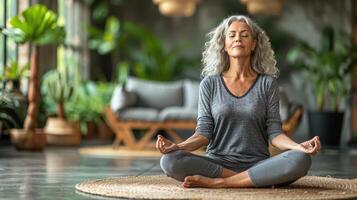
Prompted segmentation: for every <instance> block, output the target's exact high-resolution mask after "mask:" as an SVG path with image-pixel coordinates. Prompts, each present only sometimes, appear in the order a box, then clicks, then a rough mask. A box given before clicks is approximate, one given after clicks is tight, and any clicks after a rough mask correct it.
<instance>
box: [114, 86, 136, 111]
mask: <svg viewBox="0 0 357 200" xmlns="http://www.w3.org/2000/svg"><path fill="white" fill-rule="evenodd" d="M136 101H137V96H136V94H135V93H134V92H130V91H126V90H125V87H123V86H121V85H118V86H117V87H116V88H115V89H114V92H113V95H112V98H111V100H110V108H111V109H112V110H113V111H114V112H118V111H120V110H122V109H124V108H127V107H130V106H133V105H135V104H136Z"/></svg>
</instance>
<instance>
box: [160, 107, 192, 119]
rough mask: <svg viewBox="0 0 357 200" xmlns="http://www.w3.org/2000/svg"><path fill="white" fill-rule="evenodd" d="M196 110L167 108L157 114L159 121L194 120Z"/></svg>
mask: <svg viewBox="0 0 357 200" xmlns="http://www.w3.org/2000/svg"><path fill="white" fill-rule="evenodd" d="M196 119H197V110H195V109H188V108H185V107H167V108H165V109H163V110H161V112H160V113H159V120H160V121H165V120H196Z"/></svg>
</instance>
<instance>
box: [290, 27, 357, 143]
mask: <svg viewBox="0 0 357 200" xmlns="http://www.w3.org/2000/svg"><path fill="white" fill-rule="evenodd" d="M338 36H341V35H336V34H335V32H334V30H333V29H332V28H331V27H326V28H325V29H324V30H323V34H322V38H321V47H320V48H319V49H316V48H314V47H311V46H310V45H308V44H307V43H305V42H300V44H299V45H298V46H296V47H294V48H292V49H291V50H290V51H289V52H288V54H287V60H288V62H290V63H292V64H293V65H294V66H295V67H298V68H300V69H302V70H303V71H304V72H305V74H306V76H307V78H308V80H309V83H311V85H312V87H313V91H314V94H315V99H316V105H317V108H316V109H311V110H309V112H308V121H309V131H310V134H311V135H318V136H320V139H321V142H322V144H325V145H330V146H338V145H339V143H340V138H341V129H342V124H343V116H344V111H343V110H341V108H340V106H341V103H342V102H344V101H345V100H346V97H347V96H348V95H349V94H350V90H351V77H350V74H351V70H352V66H353V65H354V64H355V62H356V58H357V57H356V48H355V47H353V46H351V45H350V44H351V43H350V41H348V40H347V41H343V39H346V38H347V39H348V38H349V37H348V36H347V37H346V36H344V37H342V36H341V37H338Z"/></svg>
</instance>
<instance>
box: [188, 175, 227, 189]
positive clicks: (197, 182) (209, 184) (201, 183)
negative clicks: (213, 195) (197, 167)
mask: <svg viewBox="0 0 357 200" xmlns="http://www.w3.org/2000/svg"><path fill="white" fill-rule="evenodd" d="M223 185H224V180H223V178H208V177H205V176H200V175H194V176H187V177H186V178H185V180H184V182H183V183H182V186H183V187H186V188H189V187H206V188H220V187H223Z"/></svg>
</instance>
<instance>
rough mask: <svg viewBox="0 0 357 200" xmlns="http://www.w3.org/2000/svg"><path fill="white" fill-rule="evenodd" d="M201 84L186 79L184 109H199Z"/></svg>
mask: <svg viewBox="0 0 357 200" xmlns="http://www.w3.org/2000/svg"><path fill="white" fill-rule="evenodd" d="M199 88H200V82H198V81H192V80H189V79H186V80H185V81H184V107H185V108H191V109H195V110H197V109H198V91H199Z"/></svg>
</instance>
